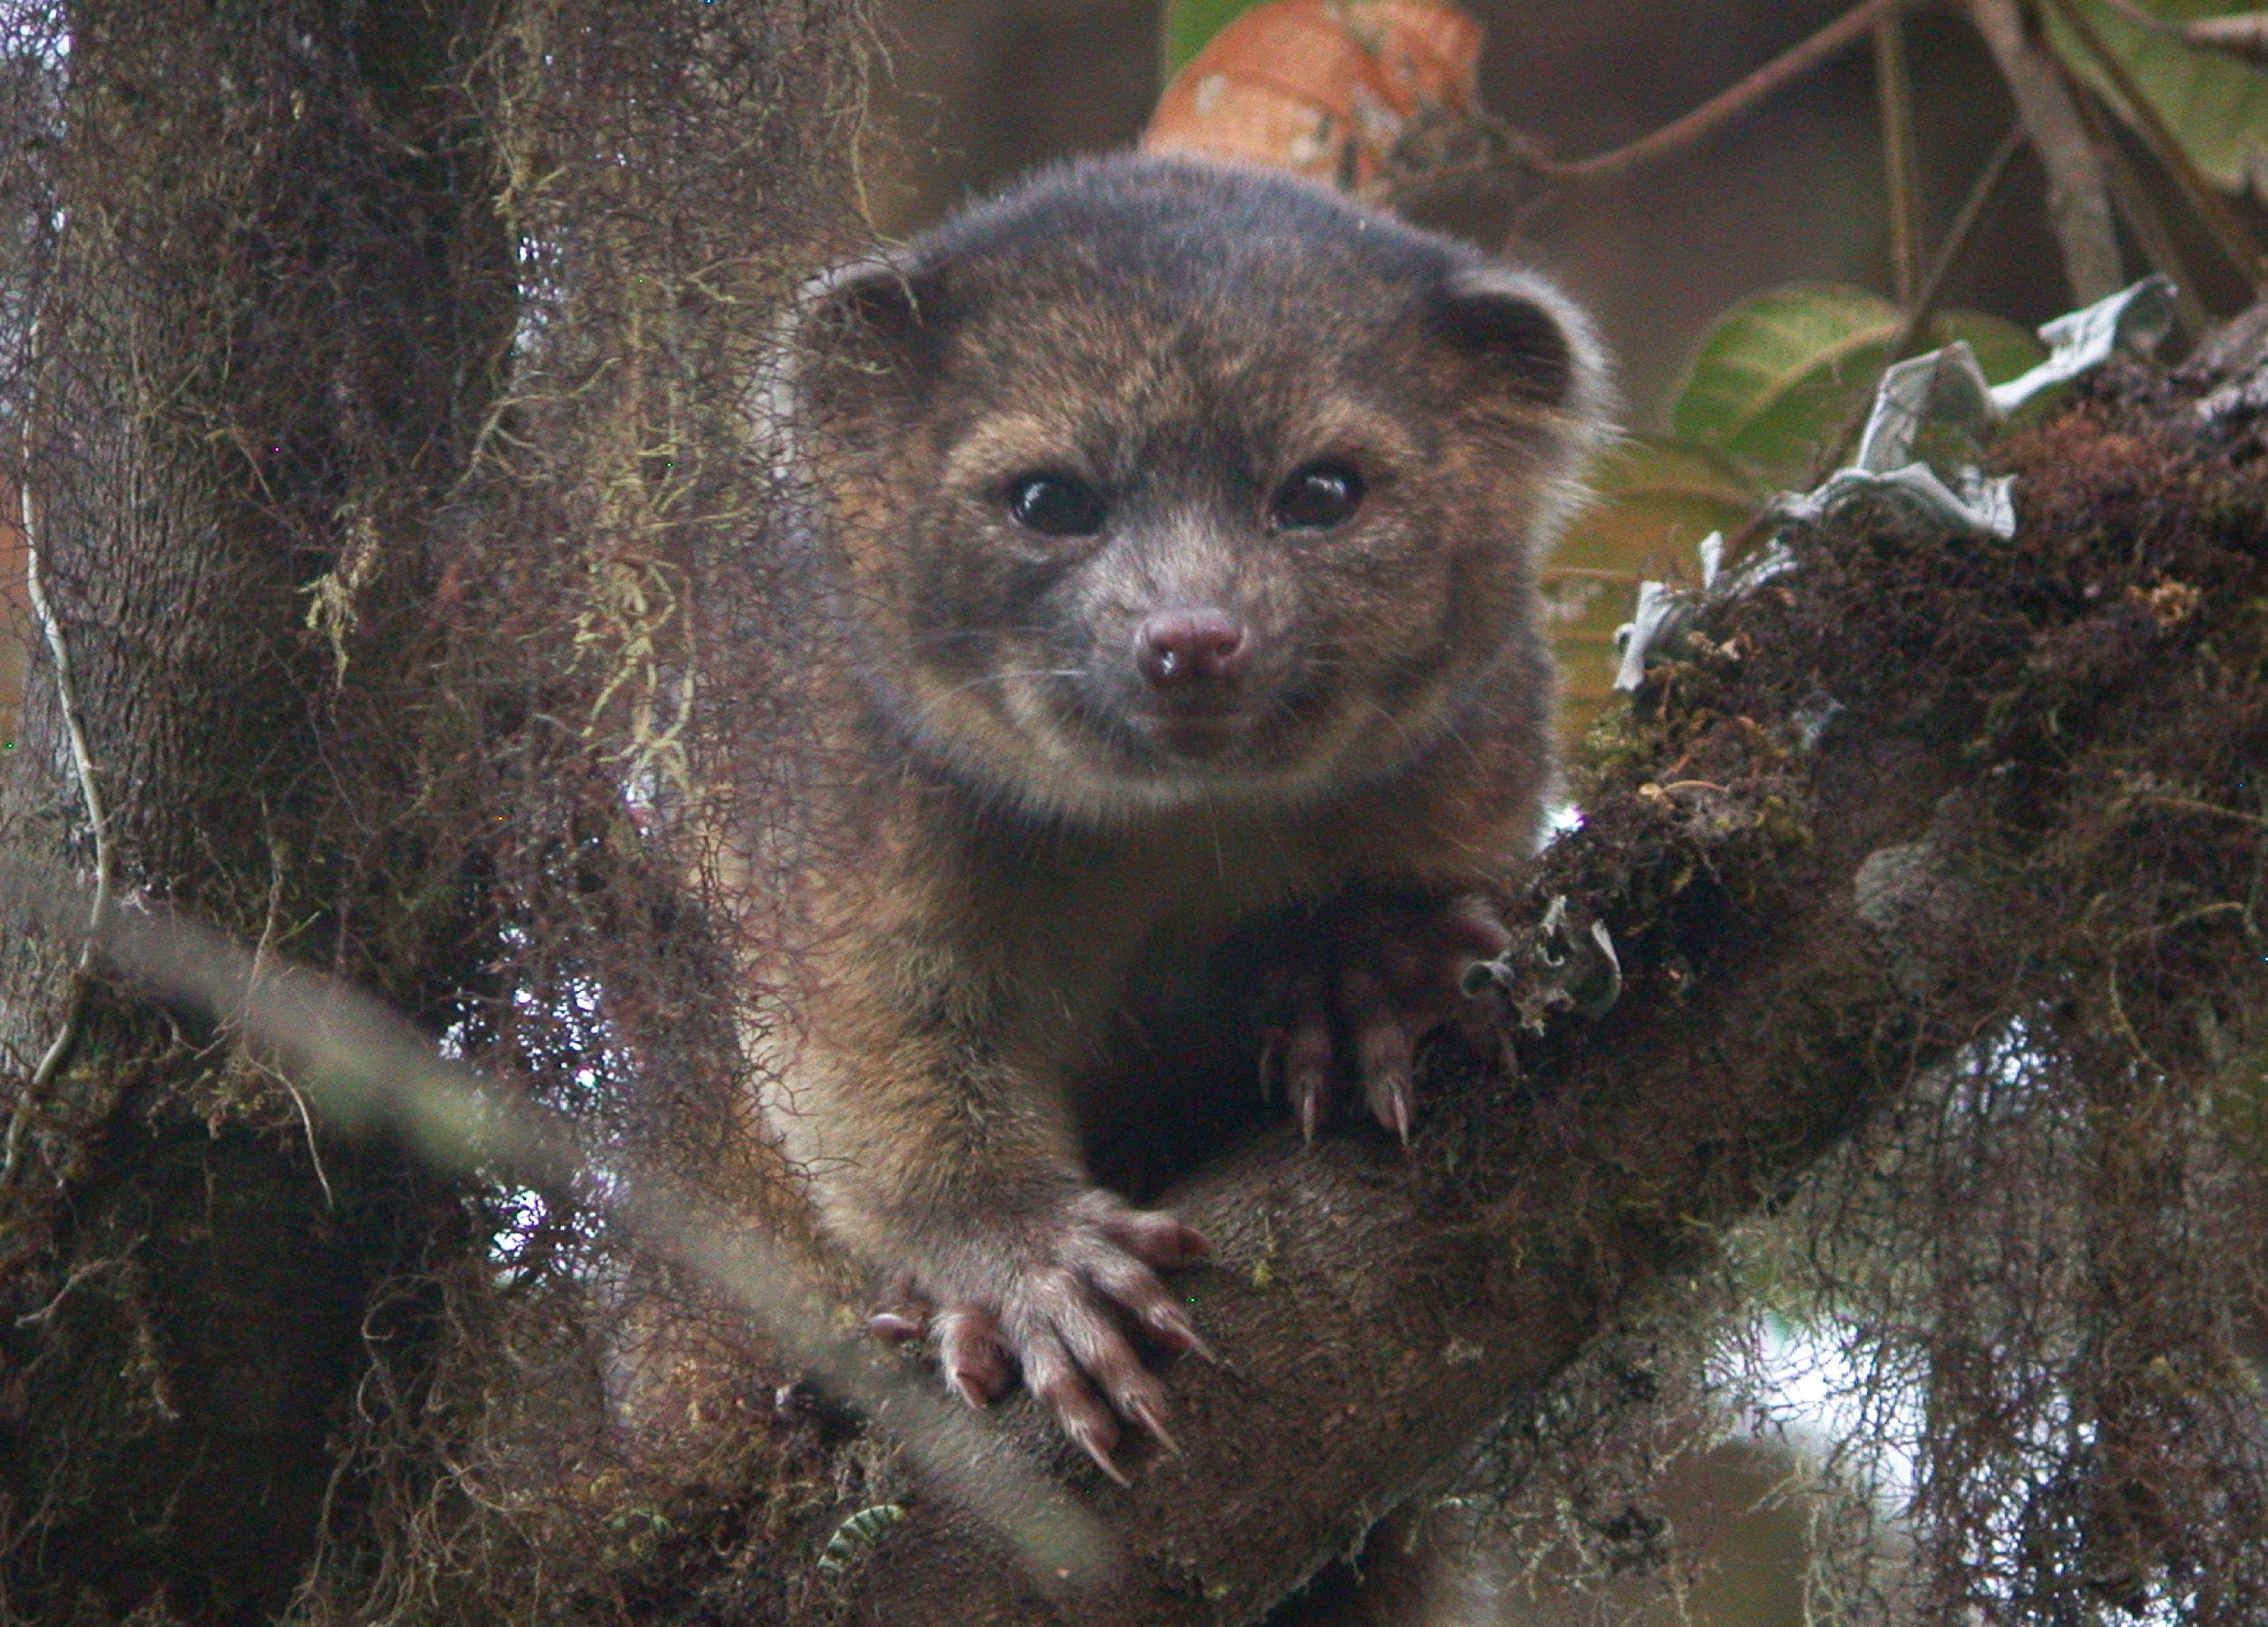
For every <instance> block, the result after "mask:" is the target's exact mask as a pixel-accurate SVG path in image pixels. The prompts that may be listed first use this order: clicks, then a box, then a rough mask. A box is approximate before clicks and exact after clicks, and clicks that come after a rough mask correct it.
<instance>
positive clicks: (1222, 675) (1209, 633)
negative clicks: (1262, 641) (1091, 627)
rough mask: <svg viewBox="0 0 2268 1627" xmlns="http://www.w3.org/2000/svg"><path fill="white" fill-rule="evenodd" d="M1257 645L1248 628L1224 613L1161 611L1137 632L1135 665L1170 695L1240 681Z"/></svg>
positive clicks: (1144, 675)
mask: <svg viewBox="0 0 2268 1627" xmlns="http://www.w3.org/2000/svg"><path fill="white" fill-rule="evenodd" d="M1250 643H1251V640H1250V639H1249V638H1247V637H1246V633H1245V624H1244V623H1243V622H1239V621H1237V618H1236V617H1234V616H1232V615H1229V614H1228V613H1227V612H1225V611H1218V610H1161V611H1159V612H1158V613H1157V614H1155V615H1153V616H1151V617H1149V619H1148V620H1146V621H1145V622H1143V623H1142V624H1141V626H1139V628H1137V629H1136V630H1135V632H1134V663H1135V665H1137V666H1139V668H1141V670H1142V676H1143V677H1144V678H1147V679H1148V680H1149V681H1150V683H1151V685H1152V686H1153V687H1155V688H1157V689H1160V690H1164V691H1167V692H1168V693H1169V694H1170V693H1174V692H1177V691H1181V692H1186V691H1191V690H1196V689H1203V688H1207V687H1209V686H1213V685H1219V684H1226V683H1229V682H1232V681H1235V679H1236V677H1237V674H1238V673H1239V672H1240V671H1243V669H1244V664H1245V652H1246V649H1247V648H1248V647H1249V645H1250Z"/></svg>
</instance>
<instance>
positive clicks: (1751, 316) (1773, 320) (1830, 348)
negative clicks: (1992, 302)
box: [1669, 283, 2045, 486]
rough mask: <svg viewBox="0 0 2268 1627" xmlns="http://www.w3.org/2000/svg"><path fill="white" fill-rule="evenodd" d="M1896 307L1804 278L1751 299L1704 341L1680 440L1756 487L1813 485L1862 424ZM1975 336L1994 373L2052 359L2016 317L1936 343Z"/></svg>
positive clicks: (1964, 315) (1681, 400)
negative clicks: (1824, 454)
mask: <svg viewBox="0 0 2268 1627" xmlns="http://www.w3.org/2000/svg"><path fill="white" fill-rule="evenodd" d="M1901 324H1902V319H1901V316H1900V314H1899V311H1898V308H1897V307H1896V306H1894V305H1892V303H1891V302H1890V301H1889V300H1887V299H1882V297H1881V296H1879V295H1876V294H1871V293H1869V292H1867V291H1866V290H1865V289H1857V288H1846V287H1843V286H1841V285H1839V284H1834V283H1795V284H1792V285H1790V286H1788V287H1785V288H1777V289H1767V290H1766V291H1765V292H1764V293H1761V294H1758V295H1755V297H1753V298H1751V299H1745V300H1743V301H1742V302H1741V303H1740V304H1738V305H1736V306H1735V307H1734V308H1733V309H1731V310H1729V311H1727V312H1725V315H1724V316H1722V317H1720V318H1718V319H1717V320H1716V324H1715V325H1714V326H1713V327H1711V328H1710V329H1709V330H1708V332H1707V333H1706V334H1704V335H1703V336H1702V339H1701V346H1700V348H1699V350H1698V351H1697V352H1696V354H1695V357H1694V361H1693V367H1692V368H1691V370H1690V371H1689V372H1688V373H1687V374H1686V380H1685V383H1684V384H1683V385H1682V386H1681V387H1679V389H1678V391H1677V397H1676V398H1675V399H1674V400H1673V402H1672V403H1671V406H1670V413H1669V421H1670V426H1671V428H1672V429H1673V430H1674V431H1675V432H1676V434H1677V438H1678V439H1679V440H1681V441H1684V442H1686V443H1688V444H1689V445H1692V446H1699V447H1703V448H1706V449H1707V450H1709V451H1712V452H1715V453H1716V454H1718V455H1719V456H1723V457H1726V458H1730V459H1732V460H1733V461H1734V462H1735V463H1736V464H1738V465H1739V466H1741V467H1743V468H1744V469H1746V470H1748V471H1750V472H1752V473H1753V474H1754V475H1755V476H1756V477H1757V478H1758V479H1759V480H1761V481H1763V482H1765V483H1766V484H1769V485H1780V486H1793V485H1803V484H1804V483H1805V482H1806V480H1807V477H1808V476H1809V475H1811V474H1812V473H1813V470H1812V464H1813V461H1814V460H1815V459H1816V458H1817V456H1818V455H1819V452H1820V449H1821V448H1822V447H1823V446H1826V445H1827V444H1828V443H1829V442H1831V441H1833V439H1834V438H1835V437H1836V436H1840V435H1842V434H1843V432H1844V431H1846V430H1847V429H1848V428H1850V427H1851V426H1853V425H1854V424H1856V423H1857V422H1858V421H1859V419H1860V417H1861V416H1862V414H1863V413H1864V412H1865V410H1866V406H1867V403H1868V402H1869V401H1870V400H1871V399H1872V396H1873V391H1874V386H1875V385H1876V383H1877V382H1879V381H1880V379H1881V378H1882V369H1883V368H1884V367H1886V366H1887V365H1888V363H1889V360H1890V344H1891V341H1892V339H1893V338H1896V337H1897V335H1898V330H1899V328H1900V327H1901ZM1957 338H1964V339H1967V340H1968V341H1969V342H1970V346H1971V347H1972V348H1974V349H1975V350H1976V352H1977V359H1978V362H1979V363H1980V365H1981V366H1982V368H1984V372H1985V377H1987V378H1988V379H1990V380H1992V381H1994V382H1998V381H1999V380H2000V379H2002V378H2010V377H2015V376H2016V375H2017V374H2019V373H2020V372H2022V371H2023V370H2024V369H2025V368H2028V367H2030V366H2031V365H2032V364H2033V363H2034V362H2036V361H2038V359H2039V358H2041V357H2042V356H2043V355H2044V354H2045V352H2044V351H2043V350H2042V349H2041V348H2040V347H2039V345H2038V342H2037V341H2035V340H2034V339H2033V338H2031V336H2030V335H2028V334H2027V333H2026V332H2025V331H2024V330H2023V329H2022V328H2018V327H2017V326H2016V325H2015V324H2014V323H2012V322H2005V321H2002V320H2001V319H1999V318H1997V317H1987V316H1982V315H1980V314H1978V313H1976V312H1973V311H1951V312H1947V313H1945V314H1943V315H1941V316H1939V317H1938V318H1937V319H1934V320H1933V321H1932V322H1931V332H1930V340H1931V343H1933V344H1941V345H1942V344H1949V343H1950V342H1951V341H1952V340H1954V339H1957Z"/></svg>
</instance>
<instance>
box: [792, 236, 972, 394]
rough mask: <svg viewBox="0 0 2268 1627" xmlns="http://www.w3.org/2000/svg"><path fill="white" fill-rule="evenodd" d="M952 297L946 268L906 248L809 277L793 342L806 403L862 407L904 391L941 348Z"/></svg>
mask: <svg viewBox="0 0 2268 1627" xmlns="http://www.w3.org/2000/svg"><path fill="white" fill-rule="evenodd" d="M944 297H945V288H944V278H943V274H942V271H941V270H940V268H938V267H935V266H933V265H926V264H924V263H923V262H922V261H921V260H919V259H917V258H916V257H915V256H914V255H911V254H906V253H896V254H876V255H870V256H868V257H867V258H865V259H864V260H852V261H850V262H849V263H848V264H846V265H840V266H836V267H835V268H834V269H833V270H827V271H823V272H821V273H820V274H819V275H818V276H816V277H814V278H812V279H810V280H809V281H808V282H807V283H805V284H804V286H803V288H802V289H801V290H800V291H799V292H798V293H797V297H796V304H795V308H794V311H793V315H792V323H793V329H794V334H793V340H792V348H793V351H794V363H793V366H794V371H795V375H796V378H797V392H796V393H797V396H798V397H801V400H802V405H803V407H805V408H806V410H814V409H816V410H817V411H819V412H820V413H822V414H830V415H831V414H832V413H834V412H837V411H842V410H845V409H847V410H850V411H852V412H856V411H857V410H859V409H860V408H861V407H870V406H872V405H874V404H875V401H876V399H877V397H881V396H883V395H885V394H887V393H889V392H891V391H897V392H899V393H903V392H904V390H905V389H906V388H907V387H908V386H909V385H910V384H911V383H912V382H913V381H914V380H915V379H917V378H919V377H922V376H923V374H924V370H925V365H926V364H927V363H928V362H929V361H930V359H931V358H932V357H933V356H934V351H935V348H936V343H937V336H938V332H939V328H940V326H941V323H942V319H943V302H944Z"/></svg>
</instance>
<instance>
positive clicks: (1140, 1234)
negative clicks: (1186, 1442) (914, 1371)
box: [873, 1188, 1210, 1485]
mask: <svg viewBox="0 0 2268 1627" xmlns="http://www.w3.org/2000/svg"><path fill="white" fill-rule="evenodd" d="M1209 1251H1210V1250H1209V1245H1207V1242H1206V1240H1205V1239H1204V1238H1203V1237H1201V1236H1199V1235H1198V1233H1197V1232H1196V1231H1195V1230H1192V1229H1191V1228H1189V1227H1187V1226H1184V1225H1183V1224H1181V1222H1180V1221H1178V1220H1175V1219H1174V1218H1173V1217H1172V1216H1171V1215H1169V1214H1166V1213H1163V1212H1161V1211H1158V1210H1137V1209H1133V1208H1129V1206H1128V1205H1127V1204H1125V1203H1122V1202H1120V1201H1119V1200H1118V1199H1116V1198H1114V1197H1112V1196H1111V1195H1110V1193H1108V1192H1105V1191H1099V1190H1097V1189H1093V1188H1089V1189H1087V1190H1085V1191H1078V1192H1074V1193H1072V1194H1070V1195H1069V1196H1067V1197H1065V1198H1063V1199H1061V1200H1060V1201H1051V1202H1049V1203H1047V1204H1044V1205H1042V1206H1041V1207H1040V1208H1039V1209H1037V1210H1033V1211H1029V1212H1025V1213H1022V1214H1016V1215H1010V1216H1005V1217H987V1218H986V1219H985V1220H982V1221H981V1222H977V1223H974V1224H973V1225H972V1226H971V1227H970V1228H969V1229H968V1230H967V1231H966V1232H965V1233H964V1234H963V1235H962V1236H960V1237H958V1238H954V1239H952V1240H944V1241H942V1242H939V1243H936V1244H934V1245H933V1246H932V1247H930V1248H929V1249H928V1250H925V1251H924V1252H925V1256H926V1258H925V1259H924V1263H923V1264H922V1265H921V1266H920V1267H918V1268H916V1269H915V1270H914V1271H913V1272H912V1273H911V1274H910V1275H909V1276H908V1278H907V1279H905V1280H904V1283H903V1284H902V1285H901V1286H902V1291H903V1293H904V1309H903V1311H902V1312H892V1313H885V1315H882V1316H878V1317H876V1318H874V1323H873V1326H874V1327H875V1330H876V1331H878V1332H880V1333H883V1334H884V1335H885V1336H888V1337H891V1338H913V1337H915V1336H917V1335H919V1334H921V1333H923V1332H924V1331H926V1332H927V1333H928V1335H929V1338H930V1339H931V1342H932V1343H933V1344H934V1346H935V1347H936V1349H937V1355H938V1360H939V1363H940V1365H941V1366H942V1367H943V1369H944V1375H945V1382H946V1384H947V1385H949V1386H950V1387H952V1388H953V1391H954V1392H955V1393H956V1394H958V1395H960V1396H961V1397H963V1399H965V1400H966V1401H967V1402H968V1403H969V1404H970V1405H971V1406H984V1405H985V1404H986V1403H987V1402H989V1401H991V1400H992V1399H993V1398H994V1397H998V1396H1000V1395H1001V1394H1002V1393H1003V1392H1004V1391H1005V1390H1006V1389H1007V1388H1008V1386H1009V1384H1010V1382H1011V1379H1012V1369H1020V1370H1021V1371H1022V1374H1023V1381H1024V1384H1025V1386H1026V1387H1028V1388H1030V1390H1031V1393H1032V1394H1033V1395H1035V1396H1037V1397H1040V1399H1041V1400H1042V1401H1044V1402H1045V1403H1047V1405H1048V1406H1049V1407H1050V1408H1051V1410H1052V1411H1053V1412H1054V1414H1055V1416H1056V1417H1057V1418H1058V1419H1059V1420H1060V1421H1061V1424H1062V1426H1063V1429H1064V1432H1065V1433H1066V1434H1068V1435H1069V1436H1070V1437H1071V1439H1073V1440H1074V1441H1076V1442H1078V1443H1079V1445H1080V1447H1081V1448H1083V1449H1084V1450H1085V1451H1086V1453H1087V1455H1089V1456H1090V1457H1092V1458H1093V1459H1094V1460H1095V1462H1096V1463H1097V1464H1099V1465H1101V1467H1102V1471H1103V1473H1105V1474H1106V1475H1110V1478H1111V1479H1113V1480H1115V1481H1117V1482H1118V1483H1119V1485H1126V1484H1127V1480H1126V1476H1125V1475H1122V1474H1120V1473H1119V1466H1118V1465H1117V1464H1115V1463H1113V1462H1112V1461H1111V1458H1110V1452H1111V1448H1113V1447H1114V1446H1117V1445H1118V1442H1119V1419H1121V1418H1124V1419H1126V1420H1128V1421H1129V1422H1131V1423H1135V1424H1139V1425H1140V1426H1142V1427H1143V1428H1145V1429H1147V1430H1149V1433H1150V1434H1152V1435H1154V1436H1157V1437H1158V1440H1159V1441H1160V1442H1162V1443H1163V1444H1164V1445H1165V1446H1167V1448H1168V1450H1172V1449H1175V1448H1174V1442H1173V1437H1172V1436H1171V1435H1169V1434H1168V1432H1167V1429H1166V1425H1165V1412H1166V1392H1165V1388H1164V1387H1163V1386H1161V1385H1160V1384H1159V1383H1158V1380H1157V1377H1155V1376H1154V1375H1153V1374H1151V1372H1150V1371H1149V1368H1148V1367H1145V1366H1144V1365H1143V1363H1142V1358H1141V1356H1140V1354H1139V1352H1138V1351H1137V1350H1136V1348H1135V1346H1134V1340H1133V1338H1132V1337H1131V1332H1133V1331H1139V1333H1140V1334H1142V1335H1143V1336H1145V1337H1146V1338H1148V1339H1149V1342H1150V1343H1152V1344H1155V1345H1158V1346H1159V1347H1162V1348H1165V1349H1168V1350H1196V1351H1198V1352H1199V1353H1200V1354H1209V1353H1207V1352H1206V1350H1205V1346H1204V1342H1203V1341H1202V1340H1201V1339H1199V1338H1198V1334H1197V1329H1196V1328H1193V1327H1191V1326H1190V1325H1189V1319H1188V1316H1187V1315H1186V1314H1184V1312H1183V1310H1182V1308H1181V1307H1180V1305H1179V1304H1178V1302H1177V1301H1176V1300H1175V1299H1174V1297H1173V1296H1172V1295H1171V1294H1170V1293H1168V1292H1167V1290H1166V1288H1165V1285H1164V1284H1163V1283H1161V1282H1159V1281H1158V1277H1157V1271H1158V1269H1167V1268H1170V1267H1173V1266H1182V1265H1190V1264H1194V1263H1195V1262H1196V1261H1198V1260H1200V1259H1203V1258H1204V1257H1205V1256H1206V1255H1207V1253H1208V1252H1209Z"/></svg>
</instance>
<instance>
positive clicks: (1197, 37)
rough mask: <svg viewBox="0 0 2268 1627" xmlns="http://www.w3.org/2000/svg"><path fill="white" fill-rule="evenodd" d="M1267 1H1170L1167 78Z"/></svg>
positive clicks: (1166, 28) (1167, 8) (1167, 4)
mask: <svg viewBox="0 0 2268 1627" xmlns="http://www.w3.org/2000/svg"><path fill="white" fill-rule="evenodd" d="M1264 3H1265V0H1167V3H1166V18H1165V35H1166V56H1165V62H1166V77H1167V78H1168V79H1171V78H1172V77H1173V76H1174V75H1175V74H1178V73H1179V72H1180V71H1181V69H1182V68H1183V66H1184V65H1185V64H1187V63H1188V60H1189V59H1190V58H1191V57H1193V56H1195V55H1196V54H1198V52H1199V51H1202V50H1203V49H1204V48H1205V46H1206V44H1207V41H1209V40H1211V39H1212V37H1213V36H1214V35H1215V34H1218V33H1219V32H1220V31H1221V30H1222V29H1223V28H1224V27H1226V26H1227V25H1228V24H1229V22H1230V21H1232V20H1233V19H1234V18H1235V17H1236V16H1237V15H1238V14H1239V13H1241V12H1247V11H1250V10H1251V9H1252V8H1253V7H1254V6H1256V5H1262V4H1264Z"/></svg>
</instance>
